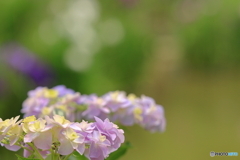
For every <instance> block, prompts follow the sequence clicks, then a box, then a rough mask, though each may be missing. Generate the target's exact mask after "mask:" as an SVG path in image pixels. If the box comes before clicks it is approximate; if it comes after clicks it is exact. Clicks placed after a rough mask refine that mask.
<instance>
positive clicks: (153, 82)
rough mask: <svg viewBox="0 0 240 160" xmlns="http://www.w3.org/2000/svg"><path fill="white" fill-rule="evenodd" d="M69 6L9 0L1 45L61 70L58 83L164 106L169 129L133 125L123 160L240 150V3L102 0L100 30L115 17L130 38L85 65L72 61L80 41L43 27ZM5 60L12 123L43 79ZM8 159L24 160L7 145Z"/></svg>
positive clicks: (1, 155) (1, 106)
mask: <svg viewBox="0 0 240 160" xmlns="http://www.w3.org/2000/svg"><path fill="white" fill-rule="evenodd" d="M75 1H76V0H75ZM89 1H92V0H89ZM69 2H74V1H73V0H70V1H64V0H58V1H56V0H55V1H53V0H49V1H30V0H21V1H19V0H7V1H0V46H2V48H3V47H4V45H5V44H8V43H11V42H15V43H18V44H19V45H21V46H22V47H24V48H25V49H26V50H28V51H30V52H31V53H33V54H34V55H35V56H37V57H38V58H39V60H40V61H42V62H43V63H44V64H47V65H48V67H49V68H50V69H51V70H52V71H53V72H54V76H53V77H54V80H53V81H52V82H51V83H49V84H46V85H47V86H49V87H52V86H55V85H59V84H64V85H66V86H67V87H69V88H73V89H74V90H77V91H79V92H81V93H83V94H90V93H97V94H98V95H102V94H104V93H106V92H108V91H113V90H124V91H126V92H127V93H135V94H136V95H138V96H140V95H141V94H145V95H147V96H150V97H153V98H154V99H155V100H156V102H157V103H158V104H161V105H163V106H164V109H165V112H166V119H167V128H166V131H165V132H164V133H161V134H160V133H155V134H151V133H149V132H148V131H145V130H143V129H142V128H140V127H139V126H133V127H129V128H128V129H127V130H126V131H125V132H126V139H127V140H129V141H130V142H131V144H132V148H131V149H130V150H129V151H128V153H127V154H126V155H125V156H124V157H123V158H121V160H148V159H151V160H161V159H162V160H173V159H178V160H185V159H187V160H192V159H194V160H202V159H212V158H211V157H210V156H209V153H210V151H216V152H238V153H240V116H239V115H240V105H239V104H240V98H239V97H240V74H239V71H240V2H239V1H238V0H228V1H224V0H218V1H214V0H208V1H207V0H195V1H193V0H172V1H167V0H148V1H140V0H122V1H121V0H115V1H93V2H94V3H97V5H98V7H99V8H100V9H99V12H98V14H99V15H98V17H99V18H98V20H97V22H96V23H93V24H92V25H93V28H94V29H95V30H96V32H97V33H98V32H99V30H98V27H99V24H101V22H104V20H106V19H108V18H115V19H117V20H118V21H119V22H120V23H121V25H122V27H123V29H124V37H123V39H122V40H121V41H120V42H119V43H117V44H115V45H109V46H107V45H106V46H103V47H101V48H100V49H99V50H98V51H97V53H95V54H94V55H93V56H92V63H91V65H90V66H89V67H88V68H87V69H85V70H82V71H76V70H72V69H71V67H69V65H67V64H66V63H65V60H64V57H65V56H64V55H65V54H66V51H67V50H68V49H69V48H70V47H71V45H72V43H73V42H72V41H71V40H70V39H69V37H67V36H63V35H62V34H60V32H58V26H52V27H50V28H49V30H47V31H46V34H44V33H42V32H40V31H39V30H40V28H41V25H42V24H43V23H44V22H45V21H46V20H48V21H50V22H54V21H56V16H57V15H58V14H56V13H53V12H52V9H51V8H52V7H53V8H54V7H56V8H58V11H59V12H61V11H62V10H64V9H65V7H66V6H67V4H68V3H69ZM60 16H61V15H60ZM47 33H52V34H47ZM43 37H44V38H43ZM51 38H53V39H54V41H53V42H51V43H48V41H46V39H51ZM103 38H104V37H103ZM1 54H2V53H0V55H1ZM0 58H2V57H0ZM0 62H1V64H0V82H1V81H3V82H4V85H3V86H1V85H0V86H1V88H0V93H3V94H0V96H1V97H0V117H2V118H3V119H5V118H10V117H13V116H16V115H19V114H21V113H20V109H21V105H22V102H23V101H24V99H26V97H27V92H28V91H29V90H31V89H34V88H35V87H37V85H36V84H35V83H34V82H33V81H32V80H31V79H30V78H28V77H27V76H26V75H24V74H21V73H20V72H17V71H15V70H13V69H12V68H11V67H9V66H8V65H6V63H2V61H1V60H0ZM75 63H76V62H75ZM79 63H80V61H79ZM19 153H20V154H21V152H19ZM214 158H215V159H239V157H231V158H230V157H214ZM9 159H16V157H15V155H14V152H10V151H7V150H6V149H5V148H0V160H9Z"/></svg>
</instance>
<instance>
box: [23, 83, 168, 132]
mask: <svg viewBox="0 0 240 160" xmlns="http://www.w3.org/2000/svg"><path fill="white" fill-rule="evenodd" d="M22 113H24V115H25V117H27V116H30V115H35V116H36V117H44V116H46V115H47V116H50V117H52V116H53V115H55V114H58V115H63V116H65V117H66V119H68V120H70V121H81V120H83V119H85V120H90V121H92V120H93V119H94V117H95V116H96V117H99V118H100V119H102V120H104V119H106V118H108V119H110V120H111V121H113V122H116V123H120V124H122V125H125V126H131V125H133V124H139V125H140V126H142V127H143V128H145V129H147V130H149V131H151V132H162V131H164V130H165V126H166V120H165V116H164V109H163V107H162V106H160V105H158V104H156V103H155V101H154V100H153V99H152V98H150V97H147V96H144V95H143V96H141V97H140V98H139V97H136V96H135V95H134V94H129V95H126V93H125V92H123V91H114V92H109V93H107V94H105V95H103V96H100V97H98V96H97V95H95V94H92V95H81V94H80V93H78V92H75V91H73V90H72V89H68V88H66V87H65V86H56V87H53V88H51V89H49V88H46V87H38V88H36V89H35V90H32V91H30V92H29V93H28V98H27V99H26V100H25V101H24V103H23V108H22Z"/></svg>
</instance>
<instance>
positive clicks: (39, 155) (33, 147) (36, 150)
mask: <svg viewBox="0 0 240 160" xmlns="http://www.w3.org/2000/svg"><path fill="white" fill-rule="evenodd" d="M27 144H28V145H29V146H30V147H32V149H33V150H34V151H35V153H36V155H37V157H38V158H39V159H40V160H44V159H43V157H42V155H41V154H40V153H39V151H38V149H37V148H36V147H35V146H34V145H33V144H32V143H27Z"/></svg>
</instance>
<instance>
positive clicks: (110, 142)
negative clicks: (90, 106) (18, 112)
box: [0, 115, 124, 160]
mask: <svg viewBox="0 0 240 160" xmlns="http://www.w3.org/2000/svg"><path fill="white" fill-rule="evenodd" d="M18 119H19V116H18V117H16V118H12V119H7V120H4V121H3V120H2V119H0V143H1V145H2V146H5V147H6V148H7V149H9V150H13V151H17V150H19V149H20V148H23V149H24V157H31V158H38V159H40V160H43V159H45V158H46V157H48V156H49V155H51V156H52V159H58V160H59V159H64V160H65V159H67V158H68V157H69V156H70V155H71V154H72V153H73V151H76V152H78V153H79V154H81V155H85V156H86V157H87V158H88V159H90V160H103V159H105V158H106V157H108V155H109V154H110V153H111V152H114V151H116V150H117V149H118V148H119V147H120V145H121V143H123V142H124V135H123V133H124V132H123V130H121V129H118V126H117V125H115V124H113V123H112V122H110V121H109V120H108V119H105V120H104V121H102V120H101V119H99V118H97V117H94V119H95V121H94V122H92V123H88V122H86V121H82V122H80V123H79V122H70V121H68V120H67V119H65V118H64V117H63V116H60V115H54V116H53V117H52V118H50V117H49V116H45V117H44V118H38V119H36V117H35V116H29V117H26V118H24V119H22V120H18ZM54 156H55V157H56V156H57V158H54Z"/></svg>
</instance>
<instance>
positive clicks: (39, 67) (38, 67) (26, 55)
mask: <svg viewBox="0 0 240 160" xmlns="http://www.w3.org/2000/svg"><path fill="white" fill-rule="evenodd" d="M0 50H1V53H2V55H1V59H3V60H2V61H3V63H5V64H6V65H7V66H9V67H10V68H12V69H14V70H15V71H17V72H19V73H21V74H23V75H25V76H27V77H29V78H30V79H31V80H32V81H33V82H34V83H35V84H36V85H49V84H50V83H51V82H52V81H53V78H54V74H53V72H52V70H51V68H50V67H49V66H48V65H47V64H46V63H44V62H43V61H41V60H40V59H39V58H38V57H37V56H36V55H34V54H33V53H31V52H29V51H27V50H26V49H25V48H23V47H22V46H20V45H18V44H16V43H10V44H7V45H5V46H3V47H2V48H1V49H0Z"/></svg>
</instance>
